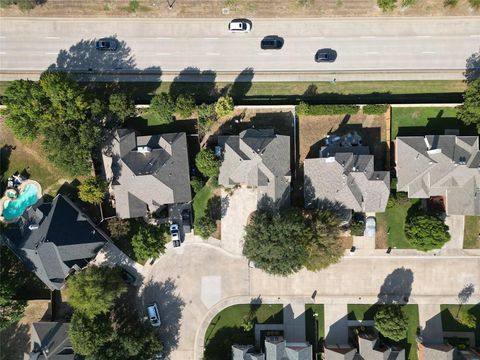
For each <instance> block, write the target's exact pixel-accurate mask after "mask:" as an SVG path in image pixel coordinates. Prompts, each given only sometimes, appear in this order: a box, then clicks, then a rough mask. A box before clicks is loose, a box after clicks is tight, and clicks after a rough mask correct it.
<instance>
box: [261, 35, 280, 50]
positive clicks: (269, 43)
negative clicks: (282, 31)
mask: <svg viewBox="0 0 480 360" xmlns="http://www.w3.org/2000/svg"><path fill="white" fill-rule="evenodd" d="M283 43H284V41H283V38H281V37H280V36H277V35H269V36H265V37H264V38H263V39H262V41H261V42H260V47H261V48H262V49H263V50H280V49H281V48H282V47H283Z"/></svg>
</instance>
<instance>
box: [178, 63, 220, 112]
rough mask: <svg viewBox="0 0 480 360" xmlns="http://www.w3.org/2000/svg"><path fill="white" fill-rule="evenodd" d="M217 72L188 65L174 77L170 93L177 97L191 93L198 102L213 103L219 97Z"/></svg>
mask: <svg viewBox="0 0 480 360" xmlns="http://www.w3.org/2000/svg"><path fill="white" fill-rule="evenodd" d="M216 77H217V73H216V72H215V71H213V70H200V69H199V68H196V67H187V68H185V69H183V70H182V71H180V73H179V74H178V75H177V76H176V77H175V78H174V79H173V82H172V84H171V85H170V95H171V96H172V97H173V98H174V99H176V98H177V97H178V96H179V95H181V94H185V95H190V96H192V97H193V98H194V99H195V102H196V103H197V104H200V103H204V102H205V103H211V102H213V101H215V100H216V98H217V97H218V91H217V87H216V83H215V78H216Z"/></svg>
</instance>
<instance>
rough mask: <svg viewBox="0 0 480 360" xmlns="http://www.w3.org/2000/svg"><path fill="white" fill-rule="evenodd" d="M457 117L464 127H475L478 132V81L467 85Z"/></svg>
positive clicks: (479, 102) (479, 124) (479, 125)
mask: <svg viewBox="0 0 480 360" xmlns="http://www.w3.org/2000/svg"><path fill="white" fill-rule="evenodd" d="M457 116H458V118H459V119H460V120H462V121H463V122H464V123H465V124H466V125H476V127H477V130H478V131H479V132H480V79H477V80H473V81H470V82H469V83H468V85H467V90H466V91H465V94H464V95H463V105H462V106H461V107H460V109H459V111H458V113H457Z"/></svg>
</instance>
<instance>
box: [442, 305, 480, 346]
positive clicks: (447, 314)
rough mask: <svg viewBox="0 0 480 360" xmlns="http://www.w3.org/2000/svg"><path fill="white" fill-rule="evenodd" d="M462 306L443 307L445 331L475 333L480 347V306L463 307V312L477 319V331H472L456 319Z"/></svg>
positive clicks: (477, 344)
mask: <svg viewBox="0 0 480 360" xmlns="http://www.w3.org/2000/svg"><path fill="white" fill-rule="evenodd" d="M459 306H460V305H455V304H449V305H441V306H440V309H441V316H442V325H443V331H475V341H476V346H479V345H480V304H476V305H462V307H461V311H468V312H469V313H470V314H472V315H474V316H475V317H476V319H477V327H476V329H470V328H468V327H466V326H465V325H462V324H460V323H459V322H458V321H457V320H456V319H455V318H456V316H457V313H458V311H459V309H458V308H459Z"/></svg>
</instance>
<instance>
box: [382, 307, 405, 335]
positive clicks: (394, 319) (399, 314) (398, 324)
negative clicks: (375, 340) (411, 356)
mask: <svg viewBox="0 0 480 360" xmlns="http://www.w3.org/2000/svg"><path fill="white" fill-rule="evenodd" d="M374 320H375V329H377V330H378V331H379V332H380V333H381V334H382V335H383V336H384V337H386V338H388V339H391V340H393V341H401V340H403V339H405V338H406V337H407V329H408V317H407V316H406V315H405V313H404V312H403V311H402V308H401V307H400V306H399V305H384V306H382V307H380V309H379V310H378V311H377V312H376V313H375V316H374Z"/></svg>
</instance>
